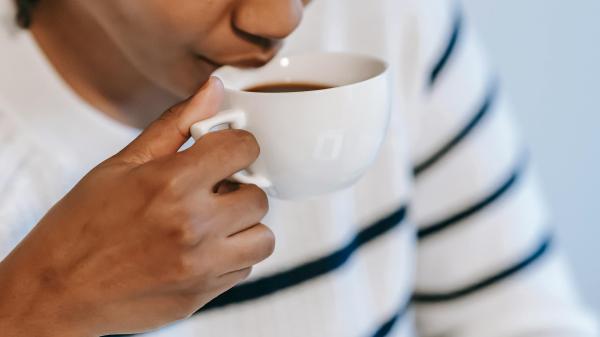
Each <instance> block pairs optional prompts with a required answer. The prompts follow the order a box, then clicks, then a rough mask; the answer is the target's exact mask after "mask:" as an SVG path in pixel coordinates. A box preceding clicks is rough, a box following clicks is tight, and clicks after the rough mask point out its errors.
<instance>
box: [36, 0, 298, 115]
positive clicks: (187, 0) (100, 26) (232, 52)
mask: <svg viewBox="0 0 600 337" xmlns="http://www.w3.org/2000/svg"><path fill="white" fill-rule="evenodd" d="M307 2H308V0H305V1H304V3H307ZM302 11H303V1H301V0H201V1H194V0H103V1H80V0H52V1H41V2H40V6H39V7H38V8H36V11H35V12H34V15H33V25H32V27H31V30H32V32H33V34H34V36H35V38H36V39H37V41H38V43H39V44H40V46H41V47H42V49H43V50H44V51H45V52H46V54H47V55H48V58H49V59H50V60H51V62H52V63H53V64H54V65H55V68H56V69H57V70H58V71H59V73H61V75H62V76H63V77H64V78H65V80H66V81H67V82H68V83H69V84H70V85H71V86H72V87H73V88H74V89H75V90H76V91H77V92H78V93H79V94H80V96H82V97H83V98H84V99H86V100H88V101H89V102H91V103H92V104H93V105H95V106H97V107H98V108H99V109H100V110H102V111H104V112H105V113H108V114H109V115H111V116H113V117H114V118H117V119H119V120H122V121H124V122H126V123H129V124H133V125H136V126H139V127H144V126H146V125H147V124H148V122H149V121H150V120H152V119H154V118H156V117H157V115H156V114H158V113H159V112H160V111H162V110H164V109H166V108H168V107H169V106H171V105H173V104H175V103H176V102H178V101H181V100H182V99H185V98H186V97H189V96H190V95H191V94H193V93H194V92H195V90H197V89H198V87H199V86H200V85H202V83H204V82H205V81H206V80H207V79H208V76H209V75H210V73H212V72H213V71H214V70H215V69H216V68H217V67H218V66H219V65H221V64H233V65H240V66H259V65H262V64H264V63H265V62H267V61H268V60H270V59H271V58H272V57H273V56H274V55H275V53H276V52H277V51H278V49H279V47H280V46H281V43H282V40H283V39H284V38H285V37H286V36H288V35H289V34H290V33H291V32H292V31H293V30H294V29H295V28H296V27H297V25H298V24H299V23H300V21H301V19H302ZM115 74H118V77H117V76H116V75H115ZM116 77H117V78H116ZM157 106H158V107H159V108H158V109H157ZM149 111H152V112H149ZM153 113H154V115H153Z"/></svg>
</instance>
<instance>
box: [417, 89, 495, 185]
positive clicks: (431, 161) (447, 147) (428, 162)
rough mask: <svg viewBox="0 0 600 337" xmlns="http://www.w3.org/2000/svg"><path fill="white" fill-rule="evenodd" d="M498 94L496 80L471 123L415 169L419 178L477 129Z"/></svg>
mask: <svg viewBox="0 0 600 337" xmlns="http://www.w3.org/2000/svg"><path fill="white" fill-rule="evenodd" d="M497 94H498V85H497V81H495V80H494V81H493V82H492V84H491V85H490V88H489V89H488V92H487V94H486V96H485V99H484V100H483V102H482V103H481V107H480V108H479V111H477V113H476V114H475V115H474V116H473V118H472V119H471V120H470V121H469V123H468V124H467V125H466V126H465V127H464V128H463V129H462V130H461V131H460V132H459V133H458V134H457V135H456V136H454V138H452V139H451V140H450V141H449V142H448V143H446V145H444V146H443V147H442V148H441V149H439V150H438V151H437V152H435V153H434V154H433V155H431V156H430V157H429V158H428V159H426V160H424V161H423V162H422V163H420V164H418V165H417V166H416V167H415V168H414V175H415V176H419V175H421V174H423V172H425V171H426V170H427V169H429V168H430V167H432V166H433V165H434V164H435V163H437V162H438V161H439V160H440V159H442V158H443V157H444V156H445V155H446V154H448V153H449V152H450V151H451V150H452V149H453V148H454V147H455V146H456V145H458V144H459V143H460V142H461V141H462V140H463V139H464V138H466V137H467V136H468V135H469V134H470V133H471V131H473V129H475V127H476V126H477V125H478V124H479V122H481V120H482V119H483V117H485V116H486V115H487V113H488V112H489V111H490V108H491V107H492V106H493V104H494V101H495V99H496V96H497Z"/></svg>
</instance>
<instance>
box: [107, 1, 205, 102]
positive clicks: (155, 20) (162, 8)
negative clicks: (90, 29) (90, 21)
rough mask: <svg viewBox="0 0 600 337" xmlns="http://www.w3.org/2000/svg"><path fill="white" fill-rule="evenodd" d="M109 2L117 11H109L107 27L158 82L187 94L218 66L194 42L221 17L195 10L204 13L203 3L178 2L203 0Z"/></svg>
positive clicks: (138, 66) (133, 61) (141, 69)
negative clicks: (205, 60) (202, 57)
mask: <svg viewBox="0 0 600 337" xmlns="http://www.w3.org/2000/svg"><path fill="white" fill-rule="evenodd" d="M109 2H111V3H112V4H113V6H112V7H113V8H110V7H111V6H110V5H107V11H108V12H110V14H111V15H107V16H104V18H105V19H104V20H103V22H102V23H103V26H104V27H105V30H106V31H107V32H108V33H109V34H110V36H111V39H112V40H114V41H115V43H116V44H117V45H118V47H119V49H120V50H121V51H122V52H123V54H124V55H125V57H126V58H127V59H128V61H129V62H130V63H131V64H132V65H133V66H134V67H135V68H136V69H137V71H139V72H140V73H142V74H143V75H144V76H145V77H146V78H148V79H149V80H150V81H152V82H153V83H154V84H155V85H157V86H160V87H162V88H164V89H166V90H168V91H169V92H170V93H171V94H175V95H177V96H179V97H182V98H183V97H187V96H189V95H190V94H192V93H193V92H194V91H195V89H196V88H197V87H198V86H199V85H201V83H203V82H204V81H205V80H206V79H207V78H208V76H209V75H210V72H212V70H213V69H212V68H211V67H210V65H208V64H204V63H202V62H201V61H200V60H199V59H197V57H196V56H195V55H194V53H193V51H192V50H193V48H192V44H193V41H195V40H197V39H198V38H202V36H205V35H208V32H209V31H210V27H211V26H214V25H215V23H213V22H210V21H207V20H206V18H202V17H201V16H200V17H198V15H194V13H201V11H200V10H201V9H200V8H194V9H192V8H188V7H189V6H188V7H186V6H179V7H178V6H177V3H179V2H185V3H202V2H203V1H182V0H175V1H173V0H171V1H169V2H168V3H167V1H166V0H120V1H117V2H114V1H109ZM208 2H210V1H208ZM107 14H109V13H107ZM209 17H210V16H209Z"/></svg>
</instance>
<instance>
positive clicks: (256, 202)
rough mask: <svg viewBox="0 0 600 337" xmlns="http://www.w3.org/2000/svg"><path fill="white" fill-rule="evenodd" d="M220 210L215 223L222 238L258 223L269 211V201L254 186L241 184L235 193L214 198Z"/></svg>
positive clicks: (261, 191) (262, 192)
mask: <svg viewBox="0 0 600 337" xmlns="http://www.w3.org/2000/svg"><path fill="white" fill-rule="evenodd" d="M215 199H216V202H217V207H218V209H219V210H220V212H218V215H217V217H216V218H215V219H214V220H215V223H219V224H227V225H222V226H220V227H219V229H218V230H219V231H220V233H221V234H222V236H224V237H228V236H232V235H234V234H236V233H239V232H241V231H244V230H246V229H248V228H250V227H252V226H254V225H255V224H257V223H259V222H260V221H261V220H262V219H263V218H264V217H265V215H266V214H267V212H268V211H269V200H268V198H267V195H266V194H265V192H264V191H263V190H261V189H260V188H259V187H258V186H256V185H246V184H242V185H240V186H239V187H238V189H237V190H236V191H233V192H229V193H226V194H221V195H216V196H215Z"/></svg>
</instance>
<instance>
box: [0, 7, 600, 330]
mask: <svg viewBox="0 0 600 337" xmlns="http://www.w3.org/2000/svg"><path fill="white" fill-rule="evenodd" d="M38 2H39V3H38ZM307 2H308V1H304V2H302V1H300V0H220V1H208V0H207V1H188V0H179V1H160V0H151V1H149V0H105V1H76V0H56V1H46V0H42V1H31V0H29V1H27V0H21V1H18V2H17V3H16V5H18V7H15V6H13V5H15V4H14V3H12V2H4V3H2V11H1V13H2V16H3V18H4V20H3V23H4V24H5V26H3V29H2V32H1V40H0V45H1V46H2V50H3V52H2V59H1V61H2V62H0V63H1V64H0V67H1V68H2V70H1V71H2V74H3V75H4V76H2V79H1V80H0V130H1V131H0V134H1V135H2V138H1V139H2V141H1V143H0V144H1V145H0V149H1V151H0V162H1V163H2V167H1V169H2V171H1V173H0V191H1V192H0V193H1V194H0V224H1V227H0V228H2V234H1V236H0V238H1V239H2V243H1V246H0V247H1V248H2V251H3V253H4V255H6V257H5V258H4V259H3V260H2V263H1V264H0V298H2V301H1V302H0V331H3V334H4V335H7V336H46V335H51V336H54V335H56V336H74V337H87V336H99V335H107V334H119V333H142V332H147V331H150V330H154V332H152V333H149V335H150V336H241V335H243V336H261V337H264V336H284V335H285V336H294V335H298V336H415V335H419V336H440V335H443V336H557V337H559V336H595V335H596V331H595V330H594V326H593V324H592V322H590V320H589V318H587V316H586V315H585V313H584V312H583V311H582V309H581V307H580V305H579V304H578V302H577V300H576V298H575V296H574V295H573V294H572V292H571V288H570V284H569V281H568V279H567V277H566V275H565V272H564V271H563V267H562V264H561V261H560V254H559V253H558V252H557V250H556V249H555V248H554V247H553V245H552V241H551V235H550V231H549V230H548V228H547V227H546V224H547V219H546V218H545V216H544V211H543V209H542V207H541V205H540V203H539V202H538V197H537V192H536V188H535V184H534V182H533V179H532V175H531V172H530V169H529V166H528V163H527V161H526V158H525V157H524V156H523V151H522V147H521V146H520V144H519V142H518V141H516V137H515V136H514V133H513V131H512V129H511V127H510V121H509V120H507V117H506V113H507V111H506V110H507V109H506V105H505V104H504V99H503V96H502V94H501V92H500V90H499V89H498V87H497V85H496V83H495V82H494V81H493V77H492V74H491V72H490V70H489V67H488V66H487V65H486V64H485V62H484V61H483V59H482V57H481V53H480V51H479V50H478V49H477V46H476V44H475V42H474V40H473V35H472V32H471V31H470V29H469V27H468V26H466V25H464V22H463V20H462V16H461V15H460V12H459V11H457V9H456V7H455V6H453V5H452V4H451V3H450V2H445V1H434V0H427V1H423V0H419V1H417V0H402V1H395V0H375V1H369V2H368V4H367V3H365V2H364V1H359V0H329V1H315V3H314V4H311V5H310V7H309V8H306V9H304V6H306V5H308V3H307ZM17 8H18V11H17V12H15V10H16V9H17ZM15 15H16V16H17V17H18V22H19V23H20V25H21V26H22V27H23V28H24V29H17V28H16V26H15V23H14V20H13V18H14V16H15ZM303 15H304V19H302V18H303ZM301 22H302V23H301ZM294 31H296V32H295V33H294V34H293V36H290V35H291V34H292V32H294ZM288 36H289V39H288ZM285 39H288V40H289V41H287V47H286V48H288V49H287V52H295V51H304V50H314V49H329V50H344V51H353V52H361V53H368V54H374V55H377V56H379V57H382V58H385V59H386V60H388V61H389V62H390V64H392V70H393V73H394V75H395V86H394V93H395V103H394V116H393V118H392V123H391V124H392V125H391V127H390V133H389V136H388V137H387V138H386V141H385V144H384V146H383V150H382V152H381V154H380V156H379V158H378V160H377V162H376V163H375V165H374V166H373V167H372V168H371V169H370V171H369V172H368V173H367V175H366V176H365V177H364V178H362V179H361V181H360V182H358V183H357V184H356V185H355V186H353V187H352V188H350V189H347V190H344V191H340V192H338V193H334V194H331V195H327V196H323V197H320V198H316V199H311V200H306V201H301V202H284V201H279V200H267V198H266V196H265V195H264V193H263V192H262V191H260V190H259V189H258V188H257V187H255V186H248V185H241V186H238V185H235V184H232V183H227V182H224V179H226V178H227V177H229V176H230V175H231V174H232V173H233V172H236V171H237V170H240V169H242V168H244V167H247V166H248V165H249V164H250V163H252V161H253V160H254V159H255V158H256V156H257V155H258V151H259V149H258V146H257V144H256V141H255V140H254V138H253V137H252V135H250V134H248V133H246V132H243V131H231V130H230V131H221V132H217V133H213V134H211V135H209V136H206V137H203V138H202V140H200V141H198V142H197V143H196V144H194V145H193V146H191V147H190V148H189V149H188V150H185V151H183V152H177V150H178V149H179V148H180V147H181V146H182V145H183V144H184V143H185V142H186V141H187V139H188V138H189V134H188V129H189V126H190V125H191V124H192V123H194V122H196V121H198V120H201V119H203V118H207V117H209V116H212V115H213V114H214V113H215V112H216V110H217V109H218V107H219V104H220V102H221V98H222V85H221V84H220V82H219V81H218V80H215V79H212V80H210V79H209V76H210V73H211V72H212V71H213V70H214V69H216V68H217V67H218V66H220V65H222V64H233V65H238V66H260V65H262V64H264V63H265V62H267V61H268V60H269V59H271V58H272V57H273V56H274V55H275V54H276V53H277V52H278V50H279V49H280V47H281V46H282V43H283V40H285ZM198 88H200V89H198ZM188 97H189V98H188ZM169 107H171V108H169ZM161 111H166V112H165V113H163V114H162V115H161V116H160V117H158V114H159V113H160V112H161ZM365 113H368V111H366V112H365ZM157 117H158V119H157V120H156V121H155V122H152V123H150V121H151V120H152V119H155V118H157ZM139 128H145V130H144V131H142V132H141V134H139V135H138V133H139V131H138V129H139ZM115 153H116V154H115ZM106 158H108V159H106ZM86 173H87V174H86ZM77 181H79V182H78V183H77V184H76V185H75V186H74V187H73V188H72V189H71V190H70V191H69V192H68V193H67V194H66V195H65V196H64V197H63V195H64V194H65V193H66V192H67V191H68V190H69V188H71V187H72V186H73V185H74V184H75V183H76V182H77ZM61 197H63V198H62V199H61ZM267 204H268V206H269V207H270V210H269V211H268V212H267V207H268V206H267ZM409 205H410V206H409ZM409 210H410V212H409ZM44 214H45V215H44ZM265 215H266V217H265V218H264V219H263V217H264V216H265ZM261 221H263V222H265V223H267V224H269V225H270V226H271V229H272V231H271V229H269V228H267V227H266V226H265V225H262V224H261ZM30 229H32V230H31V231H30V232H29V230H30ZM27 232H29V234H28V235H27V236H26V237H25V238H24V239H23V237H24V236H25V234H26V233H27ZM273 234H274V235H273ZM274 237H276V238H277V240H278V249H275V252H274V254H273V255H272V256H271V258H270V259H268V260H267V261H266V262H265V263H261V264H258V265H257V263H258V262H260V261H262V260H263V259H265V258H266V257H267V256H269V255H271V253H272V252H273V249H274ZM19 242H20V243H19ZM18 243H19V244H18ZM17 244H18V245H17ZM4 255H3V256H4ZM253 266H255V271H254V273H253V274H252V276H251V277H250V279H249V280H248V281H247V282H243V283H242V284H240V285H238V286H236V287H234V288H233V289H231V290H229V291H228V290H227V289H229V288H231V287H232V286H234V285H235V284H237V283H238V282H240V281H242V280H243V279H245V278H246V277H247V276H248V275H249V273H250V271H251V268H252V267H253ZM217 296H218V297H217ZM215 297H216V298H215ZM200 308H202V309H201V310H200V311H198V312H196V311H197V310H198V309H200ZM194 312H196V314H195V315H193V316H192V317H189V316H190V315H192V314H193V313H194ZM176 320H181V321H180V322H178V323H176V324H174V325H172V326H171V327H169V328H163V329H159V328H161V327H164V326H165V325H166V324H168V323H171V322H173V321H176Z"/></svg>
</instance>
